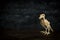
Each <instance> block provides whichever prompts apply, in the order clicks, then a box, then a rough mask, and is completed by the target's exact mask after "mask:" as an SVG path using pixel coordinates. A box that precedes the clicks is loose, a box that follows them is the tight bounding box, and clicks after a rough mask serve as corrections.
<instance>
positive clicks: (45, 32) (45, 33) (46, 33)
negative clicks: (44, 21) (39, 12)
mask: <svg viewBox="0 0 60 40" xmlns="http://www.w3.org/2000/svg"><path fill="white" fill-rule="evenodd" d="M40 32H41V33H43V34H44V35H49V34H50V32H47V31H40Z"/></svg>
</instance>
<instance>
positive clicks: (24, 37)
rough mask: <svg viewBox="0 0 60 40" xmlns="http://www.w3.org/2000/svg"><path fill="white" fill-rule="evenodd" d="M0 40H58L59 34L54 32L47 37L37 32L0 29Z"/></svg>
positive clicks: (59, 38) (59, 39)
mask: <svg viewBox="0 0 60 40" xmlns="http://www.w3.org/2000/svg"><path fill="white" fill-rule="evenodd" d="M0 35H1V36H0V39H1V40H5V39H6V40H60V37H59V36H60V32H54V33H52V34H50V35H48V36H46V35H43V34H42V33H40V31H38V30H34V31H31V30H30V31H29V30H20V31H17V30H11V29H0Z"/></svg>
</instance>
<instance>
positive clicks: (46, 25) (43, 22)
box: [39, 14, 53, 35]
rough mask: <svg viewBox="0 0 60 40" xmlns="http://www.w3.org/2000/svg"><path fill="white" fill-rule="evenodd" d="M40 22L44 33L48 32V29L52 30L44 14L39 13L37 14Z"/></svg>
mask: <svg viewBox="0 0 60 40" xmlns="http://www.w3.org/2000/svg"><path fill="white" fill-rule="evenodd" d="M39 20H40V24H41V26H42V27H43V28H44V29H45V31H41V32H42V33H44V34H47V35H48V34H50V31H52V32H53V29H52V28H51V25H50V22H49V21H48V20H47V19H46V18H45V14H40V16H39Z"/></svg>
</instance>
